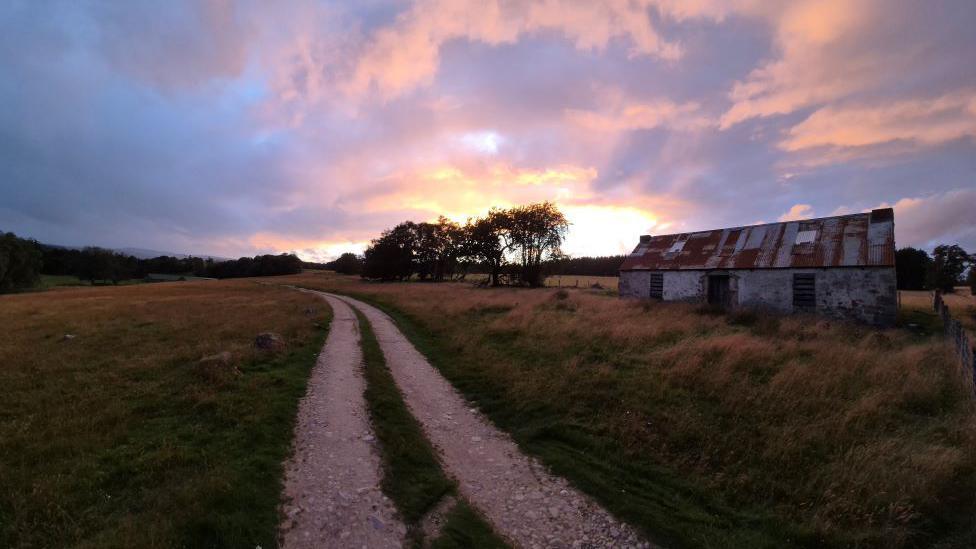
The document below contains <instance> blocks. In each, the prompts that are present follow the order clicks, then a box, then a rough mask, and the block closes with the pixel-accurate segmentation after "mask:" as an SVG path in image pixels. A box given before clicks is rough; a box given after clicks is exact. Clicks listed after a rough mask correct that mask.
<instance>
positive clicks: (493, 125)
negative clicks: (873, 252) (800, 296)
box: [0, 0, 976, 258]
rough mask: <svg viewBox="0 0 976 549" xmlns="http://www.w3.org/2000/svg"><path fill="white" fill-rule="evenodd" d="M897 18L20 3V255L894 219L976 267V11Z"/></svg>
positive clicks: (8, 143)
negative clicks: (497, 229)
mask: <svg viewBox="0 0 976 549" xmlns="http://www.w3.org/2000/svg"><path fill="white" fill-rule="evenodd" d="M893 2H894V3H891V2H880V1H869V2H859V3H856V4H848V3H839V2H813V1H806V0H803V1H800V2H795V3H794V2H790V3H782V2H775V1H766V0H743V1H732V2H728V1H717V0H716V1H711V0H697V1H694V2H678V1H672V0H655V1H650V0H647V1H644V0H608V1H606V2H587V1H582V0H578V1H569V0H565V1H563V0H559V1H556V0H548V1H543V2H521V1H516V2H494V1H489V2H478V3H474V2H462V1H447V0H420V1H416V2H385V1H380V2H328V3H322V2H318V1H317V0H294V1H293V2H290V3H288V5H287V9H283V8H282V7H281V6H280V5H277V4H275V5H272V4H266V3H260V2H258V3H227V2H221V1H216V0H215V1H212V2H210V1H208V2H183V1H174V2H165V3H145V2H127V3H125V4H124V5H114V4H101V3H98V4H92V3H83V2H75V3H70V2H69V3H59V4H56V5H54V6H48V5H45V6H43V7H42V6H41V5H40V4H38V3H34V2H7V3H3V4H0V63H2V65H3V67H4V71H2V72H0V102H2V104H3V105H4V106H5V107H6V108H4V109H2V110H0V196H3V200H0V228H3V229H5V230H15V231H16V232H18V233H23V234H26V235H30V236H35V237H37V238H39V239H41V240H44V241H48V242H55V243H63V244H101V245H109V246H120V247H121V246H136V247H145V248H156V249H167V250H173V251H191V252H196V253H210V254H216V255H222V256H239V255H244V254H253V253H257V252H273V251H291V250H295V251H299V252H300V253H302V254H303V256H306V257H309V258H312V257H315V258H323V257H326V256H328V255H329V254H332V253H338V252H339V251H340V250H341V251H345V249H346V248H355V247H357V246H360V247H361V246H362V245H363V244H364V243H365V242H368V241H369V239H370V238H372V237H374V236H375V235H376V234H378V233H379V232H380V231H381V230H383V229H384V228H387V227H390V226H392V225H394V224H395V223H397V222H400V221H403V220H405V219H414V220H429V219H434V218H436V216H437V215H439V214H449V215H450V216H452V217H453V218H455V219H458V220H463V219H465V218H466V217H467V216H471V215H478V214H480V213H483V212H484V211H486V210H487V209H488V208H490V207H491V206H507V205H512V204H522V203H527V202H531V201H539V200H554V201H556V202H557V203H558V204H559V205H560V207H562V208H564V210H565V211H566V212H567V214H568V215H570V216H571V219H572V220H573V222H574V226H573V228H572V231H571V234H570V243H568V244H567V249H570V250H572V251H573V252H574V253H615V252H617V251H619V250H621V249H629V248H632V246H633V241H634V239H635V238H636V236H637V235H638V234H640V233H643V232H648V231H651V232H655V233H661V232H665V231H667V232H674V231H688V230H696V229H711V228H715V227H721V226H736V225H741V224H743V223H747V222H750V221H753V220H756V219H767V220H770V219H776V218H777V217H778V216H779V215H780V214H781V213H783V212H784V211H786V210H790V212H791V213H792V214H793V215H796V216H807V215H813V212H814V211H816V212H832V211H841V210H839V209H838V208H844V207H848V208H850V210H851V211H860V210H861V209H863V208H864V207H869V206H871V205H874V204H878V203H881V202H884V203H890V204H902V205H901V206H897V207H898V208H899V209H901V208H907V209H905V211H904V213H899V214H898V216H897V218H896V223H897V224H898V225H899V226H901V225H906V224H907V226H909V227H914V228H911V232H910V233H905V234H909V235H910V234H912V233H918V234H921V235H923V236H924V235H935V236H931V238H935V239H939V238H943V239H946V240H949V239H954V238H959V239H962V240H966V239H967V238H970V237H968V236H966V235H969V234H971V231H972V229H971V227H972V226H973V225H974V224H976V222H974V221H972V220H969V221H967V220H966V218H965V216H964V215H962V214H961V213H959V212H960V211H961V210H958V209H959V208H961V206H959V204H961V203H965V201H966V200H969V199H970V198H971V196H970V195H968V194H965V193H964V191H966V190H968V189H969V188H971V187H972V185H971V182H973V181H976V161H974V160H973V159H974V158H976V143H974V140H973V139H972V138H971V136H972V135H973V132H972V127H973V104H972V98H973V95H974V94H973V90H976V73H974V72H973V71H970V70H966V68H967V67H968V66H969V65H970V64H971V60H970V59H969V57H970V54H969V52H971V51H973V50H974V49H976V38H974V36H976V35H974V34H973V33H972V32H971V29H972V24H973V22H974V21H976V13H974V11H976V10H974V9H973V5H972V3H970V2H965V1H960V2H953V1H950V2H947V3H945V4H944V5H943V6H942V7H941V8H940V9H938V10H934V9H923V8H921V7H919V6H918V5H917V4H911V3H904V2H902V0H893ZM951 193H963V194H951ZM946 197H951V198H946ZM913 201H921V202H919V203H918V205H915V204H916V202H913ZM950 201H951V203H950ZM936 203H938V204H940V205H939V206H932V204H936ZM798 206H805V207H806V208H807V209H806V210H799V211H794V209H795V208H796V207H798ZM913 208H914V209H913ZM953 208H956V209H953ZM922 211H925V212H930V213H928V214H926V215H924V216H923V215H922V214H921V213H917V212H922ZM932 211H941V212H954V213H952V214H951V215H948V214H946V217H947V218H951V219H953V220H955V221H954V222H953V223H951V224H948V225H946V226H945V227H942V228H932V227H933V225H932V224H933V223H935V224H937V222H941V221H942V220H940V219H938V218H937V217H933V216H932V214H931V212H932ZM786 215H790V214H786ZM913 216H914V217H916V218H918V219H923V218H924V219H925V220H926V221H925V222H923V221H911V220H912V219H913ZM902 219H904V220H906V221H904V222H903V221H901V220H902ZM899 234H902V233H899ZM900 238H905V239H908V238H914V237H911V236H903V237H900ZM924 238H927V239H930V237H929V236H924ZM906 241H907V240H906Z"/></svg>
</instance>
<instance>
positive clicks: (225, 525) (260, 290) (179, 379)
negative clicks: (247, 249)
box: [0, 281, 329, 548]
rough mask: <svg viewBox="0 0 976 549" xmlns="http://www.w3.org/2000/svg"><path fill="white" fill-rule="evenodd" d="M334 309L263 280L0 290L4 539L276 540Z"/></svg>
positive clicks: (109, 542) (33, 543) (130, 543)
mask: <svg viewBox="0 0 976 549" xmlns="http://www.w3.org/2000/svg"><path fill="white" fill-rule="evenodd" d="M310 308H311V309H310ZM313 309H314V310H313ZM328 318H329V311H328V308H327V307H326V306H325V305H324V304H323V303H321V301H320V300H318V299H317V298H315V297H313V296H310V295H307V294H302V293H300V292H295V291H292V290H287V289H282V288H279V287H277V286H265V285H259V284H256V283H254V282H253V281H232V282H203V283H191V282H187V283H180V284H153V285H150V284H141V285H133V286H125V287H95V288H91V287H79V288H61V289H56V290H52V291H48V292H36V293H26V294H17V295H7V296H0V326H3V328H4V334H3V339H2V341H0V547H14V548H21V547H23V548H27V547H149V548H152V547H252V548H253V547H255V546H257V545H261V546H263V547H272V546H274V545H275V538H276V529H277V523H278V514H277V507H278V502H279V494H280V481H281V478H280V477H281V462H282V461H283V459H284V458H285V456H286V454H287V452H288V446H289V443H290V441H291V434H292V425H293V421H294V416H295V411H296V408H297V402H298V399H299V398H300V397H301V395H302V394H303V393H304V389H305V383H306V379H307V376H308V372H309V371H310V368H311V366H312V365H313V363H314V358H315V355H316V353H317V352H318V350H319V348H320V346H321V343H322V341H323V339H324V335H325V326H326V325H327V322H328ZM263 331H273V332H276V333H279V334H281V335H282V337H283V338H284V339H285V341H286V342H287V344H288V347H287V350H286V351H285V352H282V353H279V354H276V355H271V354H265V352H264V351H258V350H256V349H254V348H253V345H252V343H253V340H254V336H255V335H256V334H258V333H260V332H263ZM65 334H71V335H73V336H75V337H74V338H71V339H65V338H64V336H65ZM222 351H227V352H229V353H231V355H232V357H231V360H230V363H229V364H227V365H220V364H216V365H211V366H204V365H201V364H199V363H198V361H199V360H200V359H201V358H202V357H205V356H208V355H213V354H215V353H219V352H222ZM235 368H236V370H235ZM238 372H239V373H238Z"/></svg>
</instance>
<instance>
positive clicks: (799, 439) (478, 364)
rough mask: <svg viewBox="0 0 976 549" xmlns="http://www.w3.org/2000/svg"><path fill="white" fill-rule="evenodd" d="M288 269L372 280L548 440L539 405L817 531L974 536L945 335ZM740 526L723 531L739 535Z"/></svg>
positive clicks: (585, 474) (649, 522)
mask: <svg viewBox="0 0 976 549" xmlns="http://www.w3.org/2000/svg"><path fill="white" fill-rule="evenodd" d="M293 282H295V283H298V284H302V285H306V286H313V287H319V288H330V289H334V290H337V291H345V292H350V293H356V294H359V295H361V296H368V297H369V298H370V299H373V300H375V301H377V302H380V303H386V304H389V305H391V306H393V307H394V308H396V309H397V310H400V311H402V312H403V313H404V314H405V315H406V318H407V319H413V321H416V322H417V323H419V324H420V325H422V326H423V327H424V328H425V329H427V330H429V331H430V332H431V333H432V334H434V335H435V337H436V339H437V340H438V343H437V345H441V346H443V348H445V349H446V352H445V353H444V355H445V358H444V360H442V361H440V364H439V365H440V366H441V367H442V370H444V371H445V373H446V374H447V375H448V377H450V378H451V379H452V381H454V382H455V383H456V384H458V385H459V386H460V387H461V388H462V389H463V390H465V391H466V392H467V394H468V395H469V397H475V398H479V397H480V398H483V399H484V400H486V401H491V402H493V403H494V404H493V405H494V406H497V408H495V409H494V410H495V411H494V414H495V415H494V416H493V417H494V419H496V421H499V422H500V423H501V424H503V425H505V426H506V427H507V428H509V429H510V430H512V431H513V432H514V433H515V435H516V438H519V439H520V442H523V443H526V444H530V445H531V444H533V443H534V442H532V441H533V440H535V439H531V438H524V437H529V435H524V437H523V435H521V434H520V431H519V430H520V429H521V427H520V425H523V424H524V425H533V426H535V427H534V428H537V427H538V426H537V425H536V423H537V422H539V421H549V422H553V424H552V425H549V426H548V427H546V429H549V430H550V431H551V430H554V429H556V428H557V427H558V428H566V426H567V425H568V426H569V427H568V429H570V430H571V431H572V430H576V431H579V432H585V433H589V434H593V435H594V436H597V435H598V436H605V437H608V439H609V440H613V441H614V444H619V445H620V447H621V448H622V454H621V455H623V456H625V457H624V458H620V459H622V460H623V459H626V460H635V461H646V462H650V463H658V464H664V465H665V466H666V467H668V469H669V470H670V471H673V472H674V474H675V475H676V476H679V477H681V478H683V479H691V480H692V481H693V482H694V483H695V484H696V485H697V486H700V487H704V489H705V491H706V492H707V493H709V494H710V497H714V498H716V501H722V502H726V503H728V504H731V505H733V506H740V505H741V506H744V508H750V507H758V508H762V509H766V510H768V511H769V512H771V513H772V514H773V515H774V516H776V517H778V518H777V520H779V521H781V523H782V524H786V525H789V527H790V528H792V529H793V530H792V531H796V532H812V533H813V534H812V535H813V536H814V537H813V539H815V540H818V541H816V542H815V544H819V543H824V544H840V545H847V544H862V545H865V546H888V547H900V546H908V545H916V544H928V543H935V542H942V543H944V544H947V545H946V546H958V543H969V542H971V541H972V540H973V539H974V538H973V537H972V536H973V535H974V532H973V531H972V519H971V517H972V516H973V512H974V510H976V501H974V500H976V408H974V405H973V399H972V394H971V389H970V388H969V387H968V386H967V385H966V380H964V379H963V378H962V376H961V375H960V371H959V368H958V365H957V364H956V362H955V360H954V358H953V357H952V356H951V355H950V354H949V352H948V350H947V348H946V346H945V345H944V343H943V341H942V340H941V338H938V337H931V338H927V337H921V336H918V335H913V334H912V333H910V332H907V331H902V330H885V331H876V330H872V329H869V328H866V327H863V326H858V325H852V324H846V323H838V322H832V321H831V322H827V321H823V320H820V319H818V318H816V317H808V316H797V317H788V318H777V317H771V316H763V315H753V314H737V315H732V316H728V317H727V316H724V315H708V314H702V313H700V312H699V311H698V310H697V309H696V307H694V306H691V305H686V304H664V303H656V304H652V303H646V302H643V303H642V302H635V301H623V300H620V299H617V298H614V297H610V296H607V295H605V294H603V293H601V292H591V291H582V290H579V291H576V290H568V291H566V290H562V291H559V290H516V289H479V288H473V287H471V286H470V285H462V284H440V285H436V284H410V283H407V284H375V283H364V282H360V281H358V280H356V279H352V278H343V277H335V276H329V275H308V276H303V277H296V278H294V279H293ZM903 299H904V298H903ZM445 364H455V365H456V366H446V365H445ZM541 418H546V419H541ZM532 436H538V435H532ZM569 436H570V438H569V439H570V440H574V439H573V438H572V435H569ZM520 437H523V438H520ZM526 441H528V442H526ZM561 444H564V443H561ZM584 450H586V449H580V448H577V451H584ZM545 452H546V451H545V450H540V451H539V453H540V454H542V455H543V458H546V457H547V454H546V453H545ZM571 455H577V457H576V458H572V459H578V456H579V455H581V454H571ZM553 456H555V457H553ZM548 457H550V458H552V462H554V463H555V462H559V459H558V458H559V455H558V454H550V455H548ZM604 466H605V464H600V465H599V467H604ZM579 467H580V469H579V470H577V471H575V472H574V471H573V470H572V468H571V466H570V468H569V469H567V470H566V471H568V473H566V474H570V475H571V476H572V475H573V474H578V476H577V477H575V478H576V479H577V480H578V481H580V482H584V484H586V482H590V481H591V480H592V478H593V477H594V475H596V476H598V475H599V474H600V472H599V470H600V469H593V468H590V469H586V468H585V467H584V466H582V465H580V466H579ZM581 479H586V480H581ZM634 489H635V490H638V489H639V488H634ZM616 509H617V511H618V512H621V513H623V514H624V515H625V516H628V513H630V516H633V517H637V518H635V519H634V520H643V521H645V522H644V525H645V526H647V527H648V528H650V529H652V530H653V529H655V528H658V529H664V530H667V529H668V528H675V529H677V528H679V527H680V523H681V520H682V518H680V517H681V516H682V514H681V513H675V512H673V509H672V515H673V516H671V517H663V518H662V521H661V522H657V521H656V519H655V517H648V516H646V515H641V510H640V509H626V508H624V509H621V508H620V507H617V508H616ZM667 520H671V521H672V523H675V524H679V526H674V525H673V524H672V525H669V524H667V522H666V521H667ZM685 526H686V530H685V531H684V532H683V533H682V532H668V534H670V535H672V536H673V537H674V539H677V540H678V542H682V541H683V542H685V543H688V542H691V543H692V544H703V543H704V541H702V540H703V539H706V538H707V535H706V533H703V532H705V531H706V530H707V528H708V527H707V526H705V525H703V524H701V523H696V522H694V521H692V522H691V523H689V524H687V525H685ZM753 527H754V528H757V529H758V528H760V527H759V526H753ZM715 535H716V536H717V539H723V537H722V536H723V535H725V532H719V533H717V534H715ZM732 535H733V534H731V533H729V534H728V536H732ZM770 535H772V534H770ZM682 536H685V537H684V538H682ZM967 536H968V537H967ZM728 539H733V538H731V537H729V538H728ZM728 539H725V541H724V542H722V543H720V545H735V544H736V543H737V542H732V541H728ZM791 539H794V538H791ZM962 539H964V540H965V542H960V541H959V540H962ZM713 541H714V539H713ZM794 542H795V539H794ZM738 543H746V542H741V541H740V542H738Z"/></svg>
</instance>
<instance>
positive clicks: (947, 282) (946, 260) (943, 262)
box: [930, 244, 970, 292]
mask: <svg viewBox="0 0 976 549" xmlns="http://www.w3.org/2000/svg"><path fill="white" fill-rule="evenodd" d="M969 263H970V257H969V254H967V253H966V251H965V250H963V249H962V248H961V247H959V246H958V245H955V244H954V245H952V246H948V245H945V244H943V245H941V246H936V247H935V251H934V252H933V254H932V268H931V270H930V273H931V281H932V287H934V288H937V289H939V290H942V291H943V292H951V291H953V290H954V289H955V287H956V285H957V284H959V282H960V279H961V278H962V274H963V273H964V272H965V271H966V266H967V265H968V264H969Z"/></svg>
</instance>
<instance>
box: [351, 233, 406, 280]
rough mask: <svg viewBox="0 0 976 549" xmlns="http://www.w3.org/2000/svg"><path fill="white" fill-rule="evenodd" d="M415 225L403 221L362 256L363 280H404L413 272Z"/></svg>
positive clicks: (375, 242) (377, 240) (381, 236)
mask: <svg viewBox="0 0 976 549" xmlns="http://www.w3.org/2000/svg"><path fill="white" fill-rule="evenodd" d="M415 226H416V224H415V223H413V222H412V221H405V222H403V223H400V224H399V225H397V226H396V227H394V228H392V229H390V230H387V231H384V232H383V234H381V235H380V237H379V238H377V239H375V240H373V241H372V242H371V243H370V245H369V247H368V248H366V252H365V253H364V254H363V273H362V276H363V278H374V279H380V280H406V279H408V278H410V276H411V275H412V274H413V272H414V265H413V261H414V250H415V249H416V245H417V239H416V238H417V237H416V230H415Z"/></svg>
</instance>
